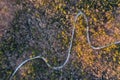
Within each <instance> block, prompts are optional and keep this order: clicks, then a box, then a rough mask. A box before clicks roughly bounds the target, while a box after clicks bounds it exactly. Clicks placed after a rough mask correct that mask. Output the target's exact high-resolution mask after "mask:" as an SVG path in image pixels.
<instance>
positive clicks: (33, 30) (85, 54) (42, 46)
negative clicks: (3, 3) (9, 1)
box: [0, 0, 120, 80]
mask: <svg viewBox="0 0 120 80" xmlns="http://www.w3.org/2000/svg"><path fill="white" fill-rule="evenodd" d="M16 4H18V5H21V6H22V8H21V10H19V11H18V12H16V16H15V18H14V20H13V22H12V25H11V28H10V29H9V30H8V31H7V32H6V33H5V35H4V36H3V37H2V39H1V43H0V65H1V67H0V70H1V71H2V72H0V76H3V75H4V76H3V77H2V79H7V78H8V77H9V75H10V74H11V73H12V71H13V70H14V69H15V68H16V66H17V65H19V64H20V63H21V62H22V61H23V60H25V59H27V58H30V57H34V56H37V55H41V56H43V57H46V58H47V60H48V62H49V63H50V64H51V65H53V66H58V65H61V64H62V63H63V62H64V61H65V59H66V56H67V52H68V48H69V42H70V38H71V31H72V28H73V25H74V16H75V15H76V14H77V13H78V12H79V10H81V11H82V12H84V13H85V14H86V16H87V18H88V21H89V27H90V39H91V41H92V45H94V46H103V45H106V44H109V43H110V42H114V41H116V40H120V36H119V35H118V33H119V27H118V25H119V24H117V27H115V26H116V24H115V23H116V22H117V20H118V18H117V17H119V16H120V15H119V14H118V12H119V8H120V1H119V0H108V1H106V0H96V1H95V0H76V1H74V0H36V1H34V0H24V1H23V0H22V1H20V0H18V1H17V3H16ZM112 24H114V27H113V26H111V25H112ZM75 28H76V29H75V36H74V41H73V47H72V52H71V57H70V61H69V62H68V64H67V65H66V66H65V67H64V68H63V69H61V70H58V71H54V70H51V69H49V68H48V67H47V65H46V64H45V63H44V62H43V61H42V60H40V59H38V60H34V61H32V62H28V63H27V64H25V65H24V66H23V67H22V68H21V69H20V70H19V71H18V72H17V74H15V77H14V79H15V80H16V79H18V77H19V79H20V80H23V79H24V80H28V79H33V80H36V79H37V80H39V79H51V80H57V79H71V80H76V79H82V80H94V79H98V80H101V79H102V80H104V79H105V80H107V79H108V80H110V79H115V80H118V79H120V49H119V48H120V47H119V45H112V46H109V47H107V48H104V49H101V50H93V49H92V48H91V47H90V46H89V45H88V42H87V38H86V22H85V19H84V18H83V16H80V17H79V18H78V20H77V23H76V26H75ZM6 62H8V64H7V63H6ZM0 78H1V77H0Z"/></svg>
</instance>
